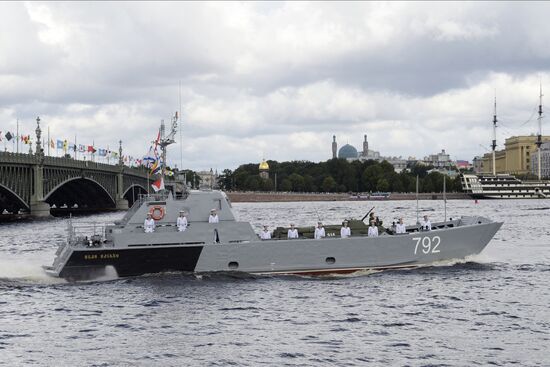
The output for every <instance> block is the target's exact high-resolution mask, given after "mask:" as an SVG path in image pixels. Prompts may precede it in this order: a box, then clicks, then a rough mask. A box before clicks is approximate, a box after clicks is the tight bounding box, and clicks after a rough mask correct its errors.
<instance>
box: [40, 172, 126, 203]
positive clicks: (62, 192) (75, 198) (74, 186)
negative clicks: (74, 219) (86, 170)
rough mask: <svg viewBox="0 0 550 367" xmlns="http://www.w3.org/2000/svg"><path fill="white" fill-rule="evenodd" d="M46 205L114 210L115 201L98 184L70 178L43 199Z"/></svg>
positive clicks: (82, 178) (80, 178)
mask: <svg viewBox="0 0 550 367" xmlns="http://www.w3.org/2000/svg"><path fill="white" fill-rule="evenodd" d="M44 201H45V202H47V203H48V204H50V206H51V205H55V206H56V207H58V208H59V207H61V206H64V205H66V206H67V207H73V206H74V205H78V207H79V208H87V209H106V208H115V207H116V202H115V199H114V198H113V197H112V196H111V195H110V194H109V192H108V191H107V190H106V189H105V187H103V186H102V185H101V184H100V183H99V182H97V181H96V180H93V179H91V178H88V177H72V178H69V179H67V180H65V181H63V182H61V183H60V184H58V185H57V186H55V187H54V188H53V189H52V190H51V191H50V192H49V193H47V194H46V195H45V197H44Z"/></svg>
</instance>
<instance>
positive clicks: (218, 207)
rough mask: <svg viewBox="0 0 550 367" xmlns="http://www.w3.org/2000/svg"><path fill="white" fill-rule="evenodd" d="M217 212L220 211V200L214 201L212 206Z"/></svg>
mask: <svg viewBox="0 0 550 367" xmlns="http://www.w3.org/2000/svg"><path fill="white" fill-rule="evenodd" d="M213 208H216V209H217V210H222V199H214V206H213Z"/></svg>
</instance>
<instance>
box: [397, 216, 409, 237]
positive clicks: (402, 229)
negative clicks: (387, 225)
mask: <svg viewBox="0 0 550 367" xmlns="http://www.w3.org/2000/svg"><path fill="white" fill-rule="evenodd" d="M395 233H396V234H405V233H407V227H406V226H405V225H404V224H403V218H399V223H397V224H396V225H395Z"/></svg>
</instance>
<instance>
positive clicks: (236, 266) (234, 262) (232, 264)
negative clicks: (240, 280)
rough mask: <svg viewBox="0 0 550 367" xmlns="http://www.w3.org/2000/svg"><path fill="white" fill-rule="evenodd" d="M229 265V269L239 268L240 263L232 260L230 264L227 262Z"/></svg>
mask: <svg viewBox="0 0 550 367" xmlns="http://www.w3.org/2000/svg"><path fill="white" fill-rule="evenodd" d="M227 266H228V267H229V269H238V268H239V263H238V262H236V261H231V262H230V263H229V264H227Z"/></svg>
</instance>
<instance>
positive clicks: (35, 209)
mask: <svg viewBox="0 0 550 367" xmlns="http://www.w3.org/2000/svg"><path fill="white" fill-rule="evenodd" d="M30 208H31V216H33V217H35V218H48V217H50V216H51V214H50V204H48V203H46V202H45V201H31V205H30Z"/></svg>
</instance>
